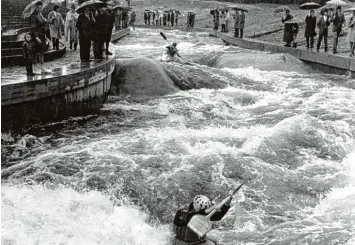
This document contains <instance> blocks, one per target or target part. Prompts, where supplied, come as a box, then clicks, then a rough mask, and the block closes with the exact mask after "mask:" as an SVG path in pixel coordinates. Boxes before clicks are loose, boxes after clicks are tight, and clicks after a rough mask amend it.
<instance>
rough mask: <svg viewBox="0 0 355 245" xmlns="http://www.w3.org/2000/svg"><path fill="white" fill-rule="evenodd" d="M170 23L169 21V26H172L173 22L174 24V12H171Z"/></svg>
mask: <svg viewBox="0 0 355 245" xmlns="http://www.w3.org/2000/svg"><path fill="white" fill-rule="evenodd" d="M170 21H171V26H174V22H175V14H174V11H172V12H171V16H170Z"/></svg>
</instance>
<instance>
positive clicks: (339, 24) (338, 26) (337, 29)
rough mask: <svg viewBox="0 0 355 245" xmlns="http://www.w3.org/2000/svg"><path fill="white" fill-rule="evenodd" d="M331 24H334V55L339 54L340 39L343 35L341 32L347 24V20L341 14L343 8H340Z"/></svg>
mask: <svg viewBox="0 0 355 245" xmlns="http://www.w3.org/2000/svg"><path fill="white" fill-rule="evenodd" d="M330 22H333V29H332V30H333V35H334V41H333V54H336V53H338V51H337V47H338V39H339V36H340V33H341V30H342V28H343V24H344V23H345V18H344V14H343V13H342V12H341V7H340V6H338V7H337V10H336V13H335V14H334V15H333V18H332V19H331V21H330Z"/></svg>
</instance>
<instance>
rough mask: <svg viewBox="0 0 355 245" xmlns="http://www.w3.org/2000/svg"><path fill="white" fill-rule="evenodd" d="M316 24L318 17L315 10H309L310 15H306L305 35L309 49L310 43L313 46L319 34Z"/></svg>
mask: <svg viewBox="0 0 355 245" xmlns="http://www.w3.org/2000/svg"><path fill="white" fill-rule="evenodd" d="M316 24H317V18H316V17H315V16H314V10H311V11H309V15H307V17H306V30H305V33H304V36H305V37H306V42H307V49H309V47H310V46H309V44H311V48H313V45H314V37H315V36H316V35H317V33H316Z"/></svg>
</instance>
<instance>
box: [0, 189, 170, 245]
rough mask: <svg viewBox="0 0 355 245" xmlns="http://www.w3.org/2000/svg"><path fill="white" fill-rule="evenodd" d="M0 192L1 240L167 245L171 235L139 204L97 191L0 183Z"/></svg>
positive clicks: (37, 242)
mask: <svg viewBox="0 0 355 245" xmlns="http://www.w3.org/2000/svg"><path fill="white" fill-rule="evenodd" d="M1 195H2V198H1V199H2V212H1V221H2V230H1V238H2V244H13V245H15V244H16V245H21V244H23V245H29V244H62V245H65V244H68V245H77V244H87V245H96V244H107V245H113V244H117V245H146V244H152V245H165V244H167V243H168V241H169V237H170V236H171V233H170V231H169V227H168V226H166V225H165V226H161V225H159V226H153V225H151V224H149V223H148V222H147V219H148V216H147V215H146V214H145V213H144V212H142V211H141V210H139V208H138V207H136V206H133V205H129V204H124V203H122V206H116V205H114V204H113V202H112V201H111V200H110V198H109V197H108V196H105V195H103V194H102V193H100V192H96V191H91V192H86V193H79V192H77V191H74V190H72V189H68V188H59V187H58V188H55V189H48V188H44V187H42V186H38V185H37V186H31V187H27V186H21V187H20V186H10V185H2V190H1ZM121 201H122V202H123V200H121Z"/></svg>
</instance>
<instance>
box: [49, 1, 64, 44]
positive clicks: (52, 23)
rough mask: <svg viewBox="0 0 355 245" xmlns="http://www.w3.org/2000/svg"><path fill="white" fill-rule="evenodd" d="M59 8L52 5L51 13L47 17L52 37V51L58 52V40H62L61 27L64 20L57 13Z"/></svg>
mask: <svg viewBox="0 0 355 245" xmlns="http://www.w3.org/2000/svg"><path fill="white" fill-rule="evenodd" d="M58 9H59V6H58V5H54V7H53V11H52V12H50V13H49V15H48V22H49V29H50V32H51V37H52V45H53V49H55V50H59V39H62V25H63V26H64V20H63V18H62V15H61V14H60V13H59V12H58Z"/></svg>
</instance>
